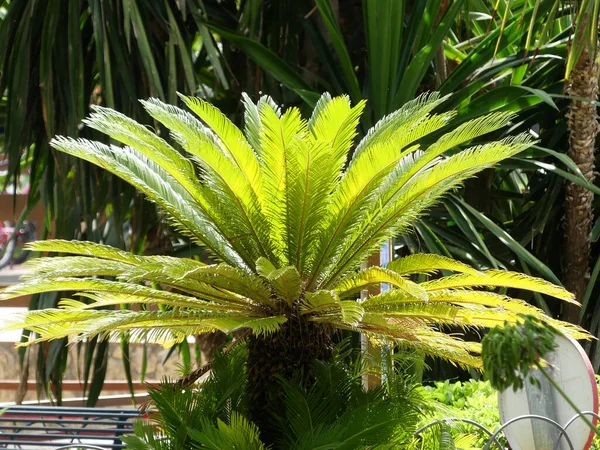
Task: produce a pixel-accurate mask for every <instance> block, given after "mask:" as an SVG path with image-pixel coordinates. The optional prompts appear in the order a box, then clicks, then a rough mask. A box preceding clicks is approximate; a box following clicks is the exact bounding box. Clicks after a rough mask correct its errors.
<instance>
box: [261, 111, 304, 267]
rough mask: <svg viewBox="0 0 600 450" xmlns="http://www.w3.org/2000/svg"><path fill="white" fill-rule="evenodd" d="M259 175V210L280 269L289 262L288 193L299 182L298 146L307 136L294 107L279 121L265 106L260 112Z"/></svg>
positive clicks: (289, 206)
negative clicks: (275, 250) (263, 215)
mask: <svg viewBox="0 0 600 450" xmlns="http://www.w3.org/2000/svg"><path fill="white" fill-rule="evenodd" d="M260 118H261V123H262V133H261V136H260V138H261V141H260V142H261V151H262V153H261V159H262V161H261V172H262V175H263V193H262V197H261V198H262V202H263V203H262V205H263V211H264V214H265V215H266V217H267V218H268V220H269V222H270V223H271V233H272V235H271V240H272V241H273V243H274V245H275V248H276V249H277V255H276V256H277V257H278V258H279V262H280V264H279V265H280V266H285V265H288V264H291V263H292V262H291V261H290V260H289V256H290V255H289V252H288V249H289V243H288V238H289V234H290V229H289V228H288V221H289V220H290V219H291V217H294V216H295V214H296V213H297V212H296V211H293V210H291V205H290V203H291V202H292V192H293V191H294V190H296V189H298V187H297V186H298V185H300V184H301V183H302V177H301V174H300V168H299V165H300V161H299V146H300V145H301V142H302V137H303V136H304V135H305V134H306V133H307V129H306V122H305V121H304V120H303V119H302V117H301V116H300V111H299V110H298V109H297V108H291V109H288V110H287V111H286V112H285V114H284V115H283V116H282V117H281V118H279V117H277V114H276V113H275V112H274V111H273V109H272V108H270V107H268V105H265V106H263V108H262V109H261V110H260Z"/></svg>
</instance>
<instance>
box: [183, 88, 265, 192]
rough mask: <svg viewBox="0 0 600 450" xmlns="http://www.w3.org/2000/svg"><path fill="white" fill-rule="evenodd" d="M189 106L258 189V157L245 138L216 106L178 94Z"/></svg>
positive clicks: (250, 182) (256, 189)
mask: <svg viewBox="0 0 600 450" xmlns="http://www.w3.org/2000/svg"><path fill="white" fill-rule="evenodd" d="M180 97H181V99H182V100H183V102H184V103H185V104H186V105H187V107H188V108H190V109H191V110H192V111H193V112H194V113H195V114H196V115H197V116H198V117H199V118H200V119H201V120H202V121H203V122H204V123H205V124H206V125H207V126H208V127H209V128H210V129H211V130H212V131H213V133H214V134H215V135H216V136H217V138H218V139H219V141H220V143H221V146H222V149H223V151H224V152H225V154H226V155H228V156H229V157H230V158H231V160H232V161H233V162H234V164H235V165H236V166H237V167H238V168H239V170H240V171H241V172H242V174H243V176H244V177H245V178H246V179H247V180H248V183H249V184H250V186H252V187H254V188H255V191H256V192H258V191H259V190H260V186H259V184H260V179H259V173H260V172H259V170H258V158H257V156H256V153H254V150H253V149H252V147H250V145H249V144H248V141H246V138H245V137H244V135H243V134H242V132H241V131H240V129H239V128H238V127H236V126H235V125H234V124H233V123H232V122H231V120H229V119H228V118H227V116H225V114H223V113H222V112H221V111H219V109H218V108H216V107H214V106H213V105H211V104H210V103H208V102H205V101H204V100H202V99H199V98H197V97H187V96H184V95H180Z"/></svg>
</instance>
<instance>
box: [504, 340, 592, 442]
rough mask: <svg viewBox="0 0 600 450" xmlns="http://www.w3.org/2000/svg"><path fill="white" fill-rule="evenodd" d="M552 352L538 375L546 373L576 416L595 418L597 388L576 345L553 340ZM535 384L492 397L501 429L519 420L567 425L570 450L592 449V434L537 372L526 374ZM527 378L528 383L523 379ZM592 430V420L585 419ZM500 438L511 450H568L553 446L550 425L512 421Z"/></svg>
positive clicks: (555, 435)
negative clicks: (583, 413)
mask: <svg viewBox="0 0 600 450" xmlns="http://www.w3.org/2000/svg"><path fill="white" fill-rule="evenodd" d="M556 344H557V347H556V348H555V349H554V350H553V351H552V352H550V353H548V354H547V355H546V356H545V357H544V359H545V360H546V361H548V363H549V364H550V365H549V366H548V367H545V368H544V370H545V371H546V372H548V373H549V374H550V375H551V376H552V378H553V380H554V381H556V383H557V384H558V385H559V386H560V387H561V389H562V390H563V391H564V392H565V393H566V394H567V395H568V396H569V398H570V399H571V400H572V401H573V403H575V405H577V407H578V409H579V411H593V412H594V413H598V388H597V385H596V378H595V377H594V369H593V368H592V364H591V363H590V360H589V359H588V357H587V355H586V354H585V352H584V351H583V349H582V348H581V346H580V345H579V344H578V343H577V341H575V340H573V339H571V338H568V337H564V336H557V337H556ZM529 374H530V375H533V376H534V377H535V378H536V379H537V380H539V382H540V386H539V387H537V386H535V385H533V384H531V383H530V382H526V383H525V386H524V387H523V389H520V390H518V391H516V392H515V391H513V389H512V388H508V389H506V390H505V391H503V392H500V393H499V394H498V408H499V410H500V421H501V422H502V424H505V423H507V422H509V421H510V420H513V419H515V418H517V417H520V416H525V415H529V414H533V415H537V416H543V417H546V418H548V419H550V420H552V421H554V422H556V423H557V424H559V425H560V426H561V427H565V426H567V425H568V428H567V434H568V437H569V439H570V441H571V443H572V444H573V449H574V450H587V449H588V448H590V446H591V444H592V438H593V436H594V432H593V431H592V430H590V428H589V427H588V426H587V425H586V423H585V422H584V421H583V420H582V419H581V417H577V418H576V419H574V420H573V421H572V423H571V424H569V421H570V420H571V419H572V418H573V417H574V416H575V415H576V414H577V411H575V410H574V409H573V408H572V407H571V406H569V404H568V403H567V402H566V401H565V399H564V398H563V397H562V396H561V395H560V393H559V392H558V391H556V390H555V389H554V388H553V387H552V385H551V384H550V383H549V382H548V380H547V379H546V378H545V377H544V376H543V375H542V374H541V373H540V372H539V370H533V369H532V370H531V371H530V372H529ZM527 378H529V377H527ZM588 418H589V419H590V420H591V421H592V423H593V424H594V425H596V422H597V421H596V418H595V417H591V416H588ZM505 434H506V438H507V440H508V442H509V444H510V446H511V448H512V449H514V450H533V449H535V450H555V449H556V450H567V449H570V448H571V447H570V446H569V445H568V443H567V440H566V439H565V438H564V437H563V438H562V439H561V440H560V444H559V445H558V446H557V445H556V444H557V442H558V439H559V436H560V434H561V430H560V428H558V427H557V426H555V425H553V424H552V423H551V422H546V421H543V420H539V419H524V420H518V421H515V422H514V423H511V424H510V425H508V426H507V427H506V429H505Z"/></svg>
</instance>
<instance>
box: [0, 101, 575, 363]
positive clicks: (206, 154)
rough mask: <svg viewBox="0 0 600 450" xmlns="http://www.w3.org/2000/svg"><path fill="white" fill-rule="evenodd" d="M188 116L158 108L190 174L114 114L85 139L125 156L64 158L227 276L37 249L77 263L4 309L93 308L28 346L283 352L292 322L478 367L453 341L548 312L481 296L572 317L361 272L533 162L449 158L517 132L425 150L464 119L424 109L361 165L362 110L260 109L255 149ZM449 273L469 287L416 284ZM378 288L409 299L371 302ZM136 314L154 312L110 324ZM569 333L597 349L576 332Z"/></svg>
mask: <svg viewBox="0 0 600 450" xmlns="http://www.w3.org/2000/svg"><path fill="white" fill-rule="evenodd" d="M182 100H183V102H184V103H185V104H186V105H187V107H188V108H189V109H190V110H191V111H192V112H193V113H195V114H196V115H197V117H196V116H194V115H192V114H191V113H189V112H187V111H185V110H182V109H179V108H177V107H175V106H171V105H167V104H164V103H162V102H160V101H158V100H156V99H150V100H148V101H143V102H142V103H143V104H144V106H145V108H146V110H147V111H148V113H149V114H150V115H151V116H152V117H153V118H154V119H155V120H156V121H158V122H160V123H162V124H163V125H164V126H166V127H167V128H168V129H169V130H170V131H171V135H172V137H173V139H174V140H175V141H176V142H177V144H179V146H180V147H181V148H182V149H183V150H184V151H185V154H187V156H188V157H186V156H184V154H183V153H182V152H180V151H179V150H178V149H176V148H174V147H173V146H171V145H170V144H168V143H167V141H165V140H164V139H162V138H161V137H159V136H158V135H156V134H155V133H153V132H152V131H150V130H149V129H148V128H146V127H145V126H143V125H140V124H138V123H137V122H135V121H133V120H131V119H129V118H127V117H126V116H124V115H122V114H119V113H118V112H115V111H113V110H110V109H106V108H101V107H95V108H94V113H93V114H92V115H91V117H90V118H89V119H88V120H86V124H87V125H88V126H90V127H92V128H95V129H97V130H100V131H101V132H104V133H106V134H107V135H109V136H110V137H111V138H113V139H114V140H116V141H119V142H121V143H123V144H124V146H123V147H119V146H114V145H111V146H107V145H104V144H101V143H98V142H93V141H88V140H85V139H72V138H64V137H59V138H56V139H55V140H54V141H53V142H52V144H53V146H54V147H55V148H57V149H58V150H60V151H63V152H65V153H68V154H70V155H74V156H76V157H79V158H82V159H85V160H87V161H89V162H91V163H93V164H96V165H98V166H100V167H102V168H104V169H106V170H108V171H110V172H112V173H114V174H115V175H117V176H119V177H121V178H123V179H124V180H126V181H127V182H129V183H131V184H132V185H133V186H135V187H136V188H137V189H138V190H139V191H141V192H142V193H144V194H145V195H146V197H147V198H148V199H150V200H151V201H153V202H155V203H156V204H157V205H158V206H159V207H160V208H161V209H162V210H163V211H164V212H165V213H166V216H167V217H168V219H169V221H170V223H171V224H172V225H173V226H174V227H175V228H177V229H178V230H179V232H181V233H182V234H184V235H186V236H188V237H189V239H191V240H192V241H194V242H196V243H198V244H199V245H201V246H203V247H205V248H206V249H207V250H208V251H210V252H211V253H212V255H213V256H214V258H215V259H216V260H218V261H220V262H219V263H218V264H213V265H205V264H202V263H200V262H198V261H195V260H192V259H183V258H173V257H167V256H140V255H135V254H131V253H128V252H125V251H122V250H118V249H115V248H112V247H109V246H105V245H100V244H95V243H89V242H68V241H58V240H56V241H44V242H37V243H34V244H33V245H31V248H32V249H33V250H37V251H48V252H61V253H68V254H71V255H75V256H67V257H54V258H39V259H36V260H35V261H32V262H31V264H30V265H31V266H32V267H33V269H34V270H33V272H32V274H31V275H28V276H27V279H26V280H25V281H24V282H23V283H22V284H20V285H16V286H13V287H10V288H7V289H5V290H4V291H3V292H2V293H0V298H2V299H7V298H11V297H15V296H20V295H25V294H31V293H39V292H47V291H67V290H68V291H77V292H78V294H77V295H78V296H79V297H80V298H81V299H80V300H73V299H65V300H62V302H61V303H60V308H57V309H46V310H41V311H30V312H28V313H26V314H25V315H24V316H22V317H20V318H19V319H18V320H17V321H15V322H14V323H13V324H12V327H13V328H21V327H24V328H26V329H29V330H31V331H33V332H35V333H37V334H38V340H47V339H54V338H61V337H70V338H72V339H74V340H81V339H86V338H90V337H92V336H97V335H100V336H102V337H105V338H120V337H122V336H123V335H126V336H127V338H128V339H130V340H143V341H146V340H149V341H156V342H161V343H163V344H165V345H170V344H172V343H174V342H178V341H182V340H183V339H185V338H186V336H189V335H193V334H200V333H205V332H211V331H215V330H221V331H224V332H231V331H234V330H238V329H250V330H251V332H252V333H254V334H255V335H257V336H261V335H262V336H268V335H270V334H272V333H275V332H277V331H278V330H279V328H280V327H281V326H282V325H283V324H284V323H286V321H288V320H290V318H292V317H293V318H301V319H302V320H304V321H307V322H317V323H320V324H321V325H327V326H330V327H333V328H340V329H347V330H355V331H359V332H362V333H365V334H367V335H368V336H369V337H371V338H372V339H377V340H380V341H386V340H392V341H394V342H395V343H397V344H399V345H404V346H409V347H416V348H419V349H420V350H422V351H424V352H425V353H429V354H431V355H437V356H441V357H444V358H447V359H449V360H451V361H454V362H457V363H460V364H465V365H473V366H478V365H479V358H478V352H479V345H478V344H477V343H473V342H465V341H462V340H461V339H460V338H458V337H456V336H450V335H447V334H444V333H443V326H444V325H453V326H460V327H490V326H495V325H496V324H501V323H502V322H504V321H505V320H508V321H512V320H516V319H517V317H518V315H519V314H521V313H526V314H533V315H537V316H540V315H541V312H540V311H539V310H537V309H535V308H534V307H532V306H530V305H528V304H527V303H525V302H524V301H521V300H517V299H513V298H509V297H507V296H506V295H501V294H497V293H493V292H491V291H489V290H488V289H485V290H476V289H475V288H476V287H486V288H487V287H490V286H503V287H508V288H516V289H526V290H531V291H536V292H540V293H542V294H547V295H550V296H553V297H557V298H559V299H562V300H566V301H569V302H573V298H572V295H571V294H570V293H568V292H567V291H565V290H563V289H562V288H559V287H557V286H555V285H553V284H551V283H549V282H546V281H544V280H541V279H538V278H533V277H529V276H525V275H522V274H517V273H513V272H507V271H499V270H489V271H484V272H481V271H478V270H475V269H473V268H471V267H469V266H467V265H465V264H462V263H460V262H457V261H454V260H451V259H449V258H446V257H443V256H438V255H433V254H415V255H412V256H408V257H405V258H402V259H399V260H396V261H393V262H391V263H390V264H389V265H387V267H368V268H360V264H361V262H363V261H364V260H365V259H366V258H367V257H368V256H369V255H370V254H371V253H373V252H374V251H375V250H376V249H377V248H378V247H379V246H380V245H381V243H382V242H383V241H385V240H387V239H389V238H390V237H392V236H393V235H395V234H397V233H401V232H405V231H407V230H408V229H409V227H410V226H411V223H412V222H414V220H415V219H417V218H418V217H419V215H420V214H422V213H423V212H424V211H425V210H426V209H427V208H428V207H430V206H431V205H433V204H434V203H435V202H436V201H438V200H439V199H440V197H441V196H442V195H443V194H445V193H447V192H448V191H449V190H451V189H452V188H454V187H456V186H457V185H459V184H460V183H461V182H462V181H463V180H465V179H466V178H467V177H469V176H471V175H473V174H475V173H476V172H478V171H480V170H482V169H484V168H487V167H490V166H492V165H493V164H495V163H497V162H499V161H501V160H503V159H505V158H507V157H510V156H512V155H515V154H516V153H519V152H521V151H522V150H524V149H525V148H527V147H528V146H529V145H530V144H531V141H530V139H529V138H528V137H527V136H524V135H520V136H517V137H512V138H507V139H504V140H501V141H494V142H489V143H485V144H482V145H477V146H473V147H470V148H466V149H464V150H462V151H454V152H453V154H452V156H446V155H445V153H446V152H447V151H448V150H456V149H458V148H462V147H464V146H465V145H466V144H468V143H469V142H471V141H472V140H473V139H475V138H477V137H479V136H482V135H484V134H486V133H489V132H492V131H494V130H497V129H499V128H501V127H503V126H505V125H506V124H507V123H508V121H509V120H510V118H511V116H510V114H507V113H494V114H490V115H487V116H484V117H480V118H477V119H474V120H471V121H469V122H467V123H464V124H463V125H460V126H458V127H456V128H454V129H453V130H451V131H449V132H446V133H445V134H441V137H439V138H438V139H436V140H433V142H432V143H430V144H428V145H425V144H423V142H424V140H423V138H424V137H427V136H428V135H430V134H431V133H433V132H436V131H437V132H440V130H442V128H443V127H445V126H446V125H447V124H448V122H449V120H450V119H451V118H452V117H453V113H452V112H447V113H441V114H433V113H432V110H433V109H434V108H435V107H436V106H438V105H439V104H440V103H441V102H442V101H443V100H444V99H443V98H440V97H438V96H437V95H436V94H430V95H423V96H421V97H419V98H417V99H416V100H414V101H412V102H409V103H407V104H406V105H405V106H404V107H402V108H401V109H400V110H398V111H397V112H395V113H393V114H391V115H389V116H387V117H385V118H384V119H382V120H381V121H380V122H379V123H378V124H377V125H376V126H375V127H374V128H372V129H371V130H370V131H369V132H368V133H367V134H366V135H365V137H364V138H362V140H360V142H359V143H358V144H357V146H356V147H355V149H354V152H353V153H352V157H351V158H348V155H349V153H350V150H351V148H352V147H353V145H354V138H355V137H356V134H357V131H356V130H357V126H358V122H359V119H360V116H361V113H362V110H363V107H364V103H362V102H361V103H359V104H358V105H356V106H354V107H352V106H351V105H350V103H349V100H348V98H347V97H337V98H331V96H329V95H328V94H324V95H323V96H322V97H321V99H320V100H319V102H318V104H317V106H316V108H315V110H314V112H313V114H312V116H311V117H310V119H309V120H308V121H306V120H303V119H302V117H301V115H300V113H299V110H298V109H296V108H289V109H287V110H286V111H285V112H282V111H281V110H280V108H279V107H278V106H277V105H276V104H275V103H274V102H273V101H272V100H271V99H270V98H269V97H266V96H265V97H262V98H261V99H260V100H259V101H258V103H256V104H255V103H253V102H252V101H251V100H250V99H249V98H248V97H247V96H245V97H244V100H243V103H244V106H245V128H244V133H242V131H240V130H239V129H238V128H237V127H236V126H234V125H233V124H232V123H231V122H230V121H229V120H228V119H227V117H225V116H224V115H223V114H222V113H221V112H220V111H219V110H218V109H216V108H215V107H213V106H212V105H210V104H208V103H206V102H204V101H202V100H199V99H197V98H192V97H182ZM429 140H430V141H431V140H432V139H429ZM436 271H444V272H443V273H444V274H447V273H448V272H453V273H454V274H451V275H446V276H441V277H437V278H435V279H428V280H427V281H424V282H421V283H416V282H414V281H411V276H412V275H415V274H424V275H431V274H433V273H435V272H436ZM100 277H113V278H110V279H107V278H100ZM421 278H422V277H421ZM426 278H427V277H426ZM380 283H387V284H389V285H390V286H392V287H393V288H392V289H391V290H389V291H387V292H383V293H380V294H378V295H373V296H371V297H370V298H368V299H367V300H366V301H364V302H358V301H357V300H356V296H357V294H358V293H359V292H360V291H361V290H364V289H368V288H369V287H371V286H374V285H379V284H380ZM132 304H138V305H142V307H141V308H139V310H136V311H134V310H131V309H128V308H122V309H116V310H115V309H111V308H107V307H110V306H113V305H132ZM545 320H548V321H551V319H545ZM555 326H557V327H558V328H559V329H561V330H563V331H565V332H568V333H570V334H571V335H574V336H578V337H581V336H583V333H582V332H580V330H579V329H578V328H575V327H570V326H568V325H566V324H561V323H556V322H555Z"/></svg>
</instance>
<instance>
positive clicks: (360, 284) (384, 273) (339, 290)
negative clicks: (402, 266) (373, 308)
mask: <svg viewBox="0 0 600 450" xmlns="http://www.w3.org/2000/svg"><path fill="white" fill-rule="evenodd" d="M381 283H388V284H391V285H392V286H394V287H396V288H399V289H401V290H402V291H404V292H405V293H406V294H408V295H409V296H412V297H415V298H416V299H418V300H422V301H427V292H425V289H423V288H422V287H421V286H420V285H418V284H417V283H413V282H412V281H410V280H407V279H406V278H403V277H402V276H400V275H398V274H397V273H395V272H393V271H391V270H388V269H384V268H383V267H377V266H375V267H369V268H367V269H364V270H360V271H359V272H357V273H353V274H350V275H348V276H347V277H345V278H344V279H342V280H341V281H340V282H339V283H337V285H336V287H335V288H334V292H335V293H336V294H337V295H338V296H339V297H340V298H344V297H347V296H349V295H352V294H354V293H356V292H360V291H362V290H364V289H368V288H369V287H371V286H378V285H380V284H381Z"/></svg>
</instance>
